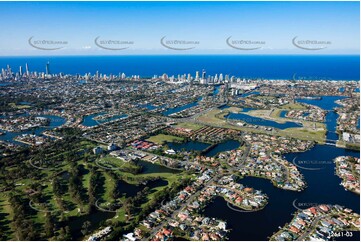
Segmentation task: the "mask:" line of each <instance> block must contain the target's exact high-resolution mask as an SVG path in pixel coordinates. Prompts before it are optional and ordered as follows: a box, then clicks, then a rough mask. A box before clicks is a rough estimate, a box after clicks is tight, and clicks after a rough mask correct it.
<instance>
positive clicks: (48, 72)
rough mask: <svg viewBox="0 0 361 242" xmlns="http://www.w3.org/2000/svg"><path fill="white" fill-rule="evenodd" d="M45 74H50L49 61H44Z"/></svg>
mask: <svg viewBox="0 0 361 242" xmlns="http://www.w3.org/2000/svg"><path fill="white" fill-rule="evenodd" d="M46 75H50V63H49V62H48V63H46Z"/></svg>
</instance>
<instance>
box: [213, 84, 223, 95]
mask: <svg viewBox="0 0 361 242" xmlns="http://www.w3.org/2000/svg"><path fill="white" fill-rule="evenodd" d="M219 89H221V85H218V86H215V87H214V90H213V96H215V95H217V94H218V93H219Z"/></svg>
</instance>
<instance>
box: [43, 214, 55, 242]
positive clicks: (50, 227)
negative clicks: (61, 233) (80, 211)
mask: <svg viewBox="0 0 361 242" xmlns="http://www.w3.org/2000/svg"><path fill="white" fill-rule="evenodd" d="M54 229H55V224H54V218H53V216H52V215H51V213H49V212H47V213H46V216H45V224H44V230H45V235H46V237H47V239H50V238H51V237H53V236H54Z"/></svg>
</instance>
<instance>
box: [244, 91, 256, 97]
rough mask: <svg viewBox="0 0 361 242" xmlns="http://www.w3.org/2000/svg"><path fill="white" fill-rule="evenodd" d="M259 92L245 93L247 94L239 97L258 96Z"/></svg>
mask: <svg viewBox="0 0 361 242" xmlns="http://www.w3.org/2000/svg"><path fill="white" fill-rule="evenodd" d="M259 94H260V92H256V91H255V92H247V93H244V94H242V95H241V97H248V96H251V95H259Z"/></svg>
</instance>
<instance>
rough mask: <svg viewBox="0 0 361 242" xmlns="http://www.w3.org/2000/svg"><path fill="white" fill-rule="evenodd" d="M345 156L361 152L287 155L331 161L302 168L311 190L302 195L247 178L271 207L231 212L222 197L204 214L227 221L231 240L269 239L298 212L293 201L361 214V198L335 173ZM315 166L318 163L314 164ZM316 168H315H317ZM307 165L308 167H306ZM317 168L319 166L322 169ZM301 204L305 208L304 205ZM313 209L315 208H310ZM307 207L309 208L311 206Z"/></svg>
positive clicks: (328, 149)
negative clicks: (335, 206)
mask: <svg viewBox="0 0 361 242" xmlns="http://www.w3.org/2000/svg"><path fill="white" fill-rule="evenodd" d="M341 155H351V156H354V157H359V152H357V151H351V150H345V149H340V148H336V147H334V146H327V145H316V146H315V147H314V148H312V149H311V150H309V151H306V152H302V153H293V154H287V155H285V157H286V159H287V160H288V161H290V162H292V161H293V159H294V158H295V157H296V162H297V161H320V162H319V163H321V162H323V161H328V163H324V164H323V165H318V166H320V167H321V168H322V169H321V170H305V169H300V172H301V173H302V174H303V175H304V177H305V180H306V182H307V185H308V187H307V188H306V189H305V190H304V191H302V192H292V191H286V190H282V189H279V188H276V187H274V186H273V185H272V183H271V182H270V181H269V180H266V179H261V178H255V177H246V178H243V179H241V180H240V181H239V182H240V183H241V184H244V185H246V186H248V187H253V188H255V189H257V190H261V191H263V192H264V193H266V194H267V196H268V197H269V200H268V201H269V203H268V204H267V206H266V207H265V208H264V209H263V210H261V211H259V212H254V213H239V212H235V211H233V210H231V209H229V208H228V207H227V205H226V202H225V201H224V200H223V199H222V198H217V199H216V200H215V201H214V202H213V203H211V204H210V205H208V206H207V207H206V209H205V212H204V214H205V215H206V216H209V217H216V218H220V219H224V220H225V221H227V226H229V227H230V228H231V229H232V230H231V232H230V234H229V240H233V241H240V240H241V241H244V240H250V241H254V240H260V241H264V240H268V239H267V237H269V236H271V235H272V233H273V232H276V231H278V227H279V226H284V225H285V224H286V223H288V222H290V221H291V219H292V217H293V215H292V213H294V212H296V208H295V207H293V205H292V204H293V202H294V201H295V199H297V200H296V202H295V203H296V205H298V206H300V208H306V206H301V205H302V204H321V203H325V204H339V205H342V206H345V207H348V208H351V209H353V210H354V211H356V212H358V213H359V212H360V206H359V204H360V197H359V196H358V195H356V194H354V193H352V192H348V191H345V189H344V188H343V187H342V186H340V182H341V179H340V178H338V177H337V176H336V175H335V174H334V167H335V166H334V163H333V162H332V160H333V159H334V158H335V157H337V156H341ZM314 163H315V162H314ZM314 163H313V165H310V166H313V167H312V168H315V166H316V165H314ZM303 166H305V165H303ZM318 166H317V167H318ZM300 204H301V205H300ZM309 206H312V205H309ZM309 206H307V207H309Z"/></svg>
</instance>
